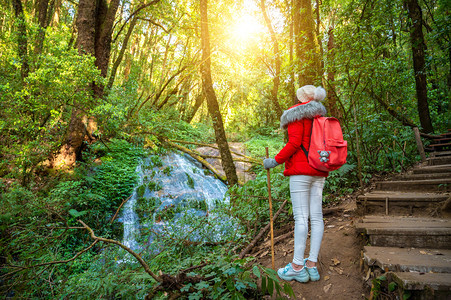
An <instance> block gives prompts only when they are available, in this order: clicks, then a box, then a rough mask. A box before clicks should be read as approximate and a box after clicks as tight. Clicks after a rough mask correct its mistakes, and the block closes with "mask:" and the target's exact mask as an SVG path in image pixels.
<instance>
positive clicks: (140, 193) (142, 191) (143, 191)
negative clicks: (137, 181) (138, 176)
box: [136, 184, 146, 198]
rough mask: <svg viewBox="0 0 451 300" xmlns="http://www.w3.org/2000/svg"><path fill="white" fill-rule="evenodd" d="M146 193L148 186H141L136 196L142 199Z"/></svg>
mask: <svg viewBox="0 0 451 300" xmlns="http://www.w3.org/2000/svg"><path fill="white" fill-rule="evenodd" d="M145 192H146V186H145V185H143V184H142V185H140V186H139V187H138V188H137V189H136V195H137V196H138V198H141V197H142V196H144V193H145Z"/></svg>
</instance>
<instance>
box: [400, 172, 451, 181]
mask: <svg viewBox="0 0 451 300" xmlns="http://www.w3.org/2000/svg"><path fill="white" fill-rule="evenodd" d="M441 178H451V171H450V172H443V173H422V174H400V175H396V176H395V177H393V179H394V180H426V179H441Z"/></svg>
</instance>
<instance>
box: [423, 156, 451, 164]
mask: <svg viewBox="0 0 451 300" xmlns="http://www.w3.org/2000/svg"><path fill="white" fill-rule="evenodd" d="M426 161H427V164H428V165H429V166H438V165H449V164H451V156H439V157H429V158H427V159H426Z"/></svg>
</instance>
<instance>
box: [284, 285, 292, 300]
mask: <svg viewBox="0 0 451 300" xmlns="http://www.w3.org/2000/svg"><path fill="white" fill-rule="evenodd" d="M283 290H284V292H285V294H287V295H288V296H290V297H291V298H295V295H294V291H293V288H292V287H291V285H289V284H288V283H284V284H283Z"/></svg>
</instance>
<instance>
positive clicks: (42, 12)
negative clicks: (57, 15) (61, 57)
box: [34, 0, 55, 54]
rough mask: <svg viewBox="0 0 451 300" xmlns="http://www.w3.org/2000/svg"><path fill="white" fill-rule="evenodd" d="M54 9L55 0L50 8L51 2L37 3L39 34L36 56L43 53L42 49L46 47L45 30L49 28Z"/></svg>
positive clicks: (45, 0) (36, 43) (42, 1)
mask: <svg viewBox="0 0 451 300" xmlns="http://www.w3.org/2000/svg"><path fill="white" fill-rule="evenodd" d="M54 7H55V0H53V1H52V2H51V3H50V6H49V0H40V1H38V2H37V8H38V18H37V20H38V34H37V36H36V41H35V48H34V53H35V54H41V52H42V47H43V45H44V40H45V30H46V29H47V27H48V26H49V24H50V21H51V19H52V17H53V11H54Z"/></svg>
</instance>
